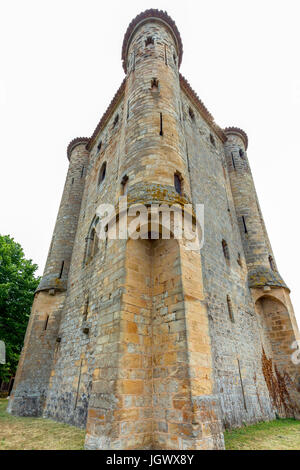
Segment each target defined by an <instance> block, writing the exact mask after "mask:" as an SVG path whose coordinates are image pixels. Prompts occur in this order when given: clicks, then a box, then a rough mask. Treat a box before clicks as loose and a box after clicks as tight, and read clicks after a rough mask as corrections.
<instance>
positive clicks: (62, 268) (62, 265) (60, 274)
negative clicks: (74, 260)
mask: <svg viewBox="0 0 300 470" xmlns="http://www.w3.org/2000/svg"><path fill="white" fill-rule="evenodd" d="M64 265H65V262H64V261H63V262H62V263H61V268H60V273H59V277H58V279H61V278H62V275H63V271H64Z"/></svg>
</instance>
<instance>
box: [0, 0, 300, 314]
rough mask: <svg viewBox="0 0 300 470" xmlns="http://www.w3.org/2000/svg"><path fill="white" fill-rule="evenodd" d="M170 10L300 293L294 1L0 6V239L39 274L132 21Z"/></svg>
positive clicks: (40, 1) (20, 0)
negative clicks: (240, 147)
mask: <svg viewBox="0 0 300 470" xmlns="http://www.w3.org/2000/svg"><path fill="white" fill-rule="evenodd" d="M147 8H159V9H162V10H166V11H167V12H168V13H169V15H170V16H171V17H172V18H173V19H174V20H175V22H176V24H177V26H178V29H179V31H180V33H181V37H182V41H183V49H184V53H183V62H182V66H181V72H182V74H183V75H184V76H185V77H186V78H187V79H188V80H189V82H190V84H191V85H192V87H193V89H194V90H195V91H196V92H197V93H198V95H199V96H200V98H201V99H202V101H203V102H204V104H205V105H206V106H207V108H208V109H209V111H210V112H211V113H212V115H213V116H214V118H215V120H216V122H217V123H218V124H219V125H220V126H222V127H226V126H230V125H235V126H238V127H241V128H242V129H244V130H245V131H246V132H247V134H248V136H249V149H248V157H249V160H250V164H251V168H252V171H253V175H254V179H255V183H256V188H257V192H258V196H259V200H260V203H261V207H262V211H263V215H264V218H265V222H266V225H267V229H268V232H269V236H270V239H271V243H272V246H273V250H274V253H275V257H276V261H277V264H278V267H279V271H280V273H281V275H282V277H283V278H284V280H285V281H286V283H287V284H288V286H289V287H290V288H291V290H292V294H291V295H292V300H293V302H294V308H295V311H296V315H297V317H298V322H299V323H300V289H299V285H298V283H299V269H300V251H299V226H300V222H299V209H298V203H299V188H300V178H299V174H300V163H299V159H300V155H299V108H300V60H299V46H300V41H299V36H300V33H299V31H300V28H299V16H300V2H299V0H285V1H277V0H272V1H271V0H226V1H225V0H199V1H195V0H180V1H178V0H165V1H155V0H152V1H146V0H145V1H143V0H139V1H133V0H128V1H124V0H110V1H105V2H104V1H101V0H84V1H83V0H81V1H79V0H51V1H50V0H26V1H24V0H9V1H8V0H0V44H1V45H0V67H1V74H0V137H1V166H0V201H1V214H0V233H1V234H10V235H11V236H13V237H14V238H15V240H16V241H18V242H19V243H21V245H22V246H23V248H24V250H25V255H26V256H27V257H29V258H32V259H33V260H34V262H35V263H37V264H38V265H39V274H42V271H43V268H44V264H45V261H46V256H47V252H48V248H49V244H50V239H51V236H52V231H53V228H54V224H55V219H56V215H57V210H58V207H59V202H60V198H61V194H62V190H63V185H64V181H65V176H66V172H67V165H68V160H67V157H66V147H67V145H68V143H69V141H70V140H72V139H73V138H74V137H79V136H90V135H91V134H92V132H93V130H94V129H95V127H96V125H97V123H98V121H99V119H100V117H101V116H102V114H103V113H104V111H105V110H106V108H107V106H108V104H109V103H110V101H111V99H112V97H113V95H114V94H115V92H116V90H117V89H118V87H119V85H120V83H121V81H122V79H123V77H124V73H123V69H122V67H121V46H122V41H123V36H124V33H125V31H126V28H127V26H128V24H129V23H130V21H131V20H132V19H133V18H134V17H135V16H136V15H137V14H138V13H140V12H141V11H143V10H145V9H147Z"/></svg>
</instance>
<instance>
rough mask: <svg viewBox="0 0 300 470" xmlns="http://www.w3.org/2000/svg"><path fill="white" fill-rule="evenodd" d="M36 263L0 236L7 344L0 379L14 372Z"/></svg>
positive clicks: (0, 307)
mask: <svg viewBox="0 0 300 470" xmlns="http://www.w3.org/2000/svg"><path fill="white" fill-rule="evenodd" d="M37 268H38V267H37V265H36V264H33V263H32V260H27V259H25V257H24V252H23V250H22V247H21V245H20V244H19V243H16V242H15V241H14V239H13V238H12V237H10V236H9V235H4V236H3V235H0V339H1V340H3V341H4V342H5V346H6V364H4V365H1V364H0V379H2V380H6V379H8V378H9V377H10V376H11V375H14V374H15V372H16V368H17V365H18V360H19V356H20V352H21V349H22V346H23V340H24V335H25V332H26V327H27V323H28V319H29V315H30V309H31V305H32V302H33V297H34V291H35V290H36V288H37V286H38V283H39V278H36V277H35V276H34V273H35V272H36V270H37Z"/></svg>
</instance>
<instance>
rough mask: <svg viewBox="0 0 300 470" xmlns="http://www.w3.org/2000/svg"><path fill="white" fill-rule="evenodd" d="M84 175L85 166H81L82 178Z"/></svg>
mask: <svg viewBox="0 0 300 470" xmlns="http://www.w3.org/2000/svg"><path fill="white" fill-rule="evenodd" d="M83 175H84V166H83V167H82V168H81V175H80V178H82V177H83Z"/></svg>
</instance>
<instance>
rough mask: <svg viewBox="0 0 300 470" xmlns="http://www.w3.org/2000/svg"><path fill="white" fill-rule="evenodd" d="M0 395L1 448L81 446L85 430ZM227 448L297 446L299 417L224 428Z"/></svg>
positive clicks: (299, 438)
mask: <svg viewBox="0 0 300 470" xmlns="http://www.w3.org/2000/svg"><path fill="white" fill-rule="evenodd" d="M7 404H8V400H7V399H0V451H1V450H81V449H83V445H84V436H85V430H84V429H78V428H76V427H74V426H69V425H67V424H61V423H57V422H55V421H52V420H50V419H44V418H19V417H16V416H11V415H10V414H9V413H7V411H6V407H7ZM224 436H225V444H226V449H227V450H300V421H295V420H293V419H279V420H275V421H270V422H267V423H259V424H254V425H252V426H244V427H242V428H239V429H234V430H232V431H226V432H225V434H224Z"/></svg>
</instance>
